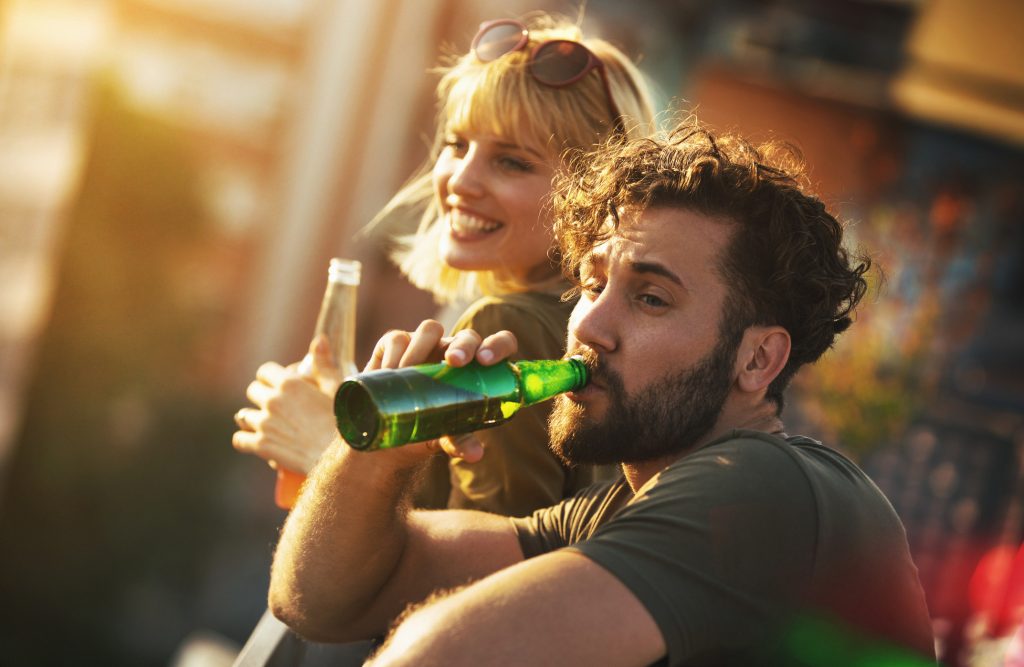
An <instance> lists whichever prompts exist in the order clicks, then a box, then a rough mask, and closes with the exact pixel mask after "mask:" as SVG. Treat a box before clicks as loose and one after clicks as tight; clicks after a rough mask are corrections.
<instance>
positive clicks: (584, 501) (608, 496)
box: [510, 479, 625, 558]
mask: <svg viewBox="0 0 1024 667" xmlns="http://www.w3.org/2000/svg"><path fill="white" fill-rule="evenodd" d="M624 491H625V482H623V481H622V480H621V479H620V480H617V481H613V482H602V483H599V484H594V485H592V486H589V487H587V488H585V489H583V490H581V491H579V492H578V493H576V494H575V495H574V496H572V497H570V498H566V499H565V500H563V501H561V502H560V503H558V504H557V505H553V506H551V507H544V508H541V509H539V510H536V511H534V512H533V513H532V514H530V516H527V517H520V518H512V519H510V521H511V522H512V528H513V529H514V530H515V531H516V536H517V537H518V538H519V546H520V547H521V548H522V550H523V556H524V557H526V558H533V557H534V556H540V555H542V554H546V553H548V552H551V551H555V550H556V549H561V548H562V547H565V546H568V545H571V544H575V543H576V542H579V541H580V540H582V539H584V538H585V537H586V536H587V535H590V534H591V533H592V532H593V530H594V526H595V525H596V524H599V523H600V522H601V520H602V516H604V515H605V514H606V513H608V512H612V511H614V510H613V509H610V508H609V506H610V504H613V503H614V500H615V498H616V497H617V496H619V495H620V494H622V493H623V492H624Z"/></svg>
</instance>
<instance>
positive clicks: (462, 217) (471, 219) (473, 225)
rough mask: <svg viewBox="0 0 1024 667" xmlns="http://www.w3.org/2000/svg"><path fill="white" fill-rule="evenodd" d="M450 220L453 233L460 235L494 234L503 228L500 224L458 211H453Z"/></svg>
mask: <svg viewBox="0 0 1024 667" xmlns="http://www.w3.org/2000/svg"><path fill="white" fill-rule="evenodd" d="M448 219H449V222H450V224H451V227H452V231H454V232H456V233H459V234H471V233H480V232H493V231H494V230H495V229H498V228H499V227H501V223H500V222H495V221H493V220H484V219H483V218H478V217H476V216H475V215H470V214H468V213H463V212H461V211H458V210H453V211H452V212H451V213H450V215H449V218H448Z"/></svg>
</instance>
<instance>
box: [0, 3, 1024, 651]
mask: <svg viewBox="0 0 1024 667" xmlns="http://www.w3.org/2000/svg"><path fill="white" fill-rule="evenodd" d="M579 4H580V3H579V1H578V0H577V1H576V2H557V1H554V0H548V1H545V0H533V1H532V2H525V1H522V0H504V1H501V2H499V1H497V0H376V1H375V2H365V1H363V0H261V1H260V2H246V1H243V0H0V536H2V538H0V539H2V547H0V599H2V600H3V604H2V605H0V664H2V665H64V664H81V663H83V662H84V663H87V664H93V663H95V664H105V665H178V664H183V662H184V660H183V655H184V654H183V653H182V651H181V649H182V647H183V646H185V645H186V644H187V643H189V642H192V643H193V644H194V643H195V642H196V641H197V640H198V641H199V642H200V643H204V642H205V643H204V645H205V646H207V648H208V650H209V651H210V653H209V654H210V655H212V656H215V657H216V656H219V658H220V662H217V660H216V659H214V660H212V661H211V662H209V663H207V664H211V665H213V664H230V662H231V658H232V656H233V654H234V652H237V650H238V648H239V647H240V646H241V645H242V644H243V643H244V642H245V640H246V638H247V636H248V635H249V633H250V632H251V630H252V628H253V626H254V625H255V623H256V621H257V619H258V618H259V617H260V614H261V613H262V612H263V609H264V607H265V602H264V601H265V594H266V586H267V581H268V567H269V564H270V558H271V553H272V549H273V546H274V543H275V540H276V535H277V530H278V528H279V526H280V524H281V522H282V520H283V518H284V513H283V512H282V511H281V510H278V509H277V508H276V507H275V506H274V504H273V502H272V489H273V482H274V478H273V474H272V471H271V470H270V469H269V468H267V467H266V465H265V464H263V463H262V462H260V461H259V460H256V459H255V458H253V457H246V456H241V455H238V454H236V453H235V452H234V451H233V450H232V448H231V444H230V438H231V433H232V432H233V431H234V428H235V427H234V423H233V420H232V415H233V414H234V412H235V411H236V410H237V409H238V408H239V407H241V406H242V405H243V404H245V403H246V400H245V396H244V390H245V386H246V385H247V384H248V382H249V381H250V380H251V378H252V377H253V374H254V372H255V369H256V368H257V366H259V364H260V363H262V362H263V361H266V360H271V359H273V360H277V361H281V362H290V361H295V360H297V359H299V358H300V357H301V356H302V354H303V352H304V350H305V347H306V344H307V342H308V339H309V337H310V333H311V330H312V327H313V324H314V322H315V319H316V311H317V308H318V306H319V303H320V298H321V295H322V293H323V287H324V284H325V279H326V269H327V263H328V260H329V258H331V257H334V256H338V257H352V258H356V259H359V260H361V261H362V262H363V281H362V287H361V288H360V296H359V298H360V304H359V332H358V333H359V339H358V346H357V347H358V358H359V360H360V362H362V361H364V360H365V359H366V357H367V356H368V354H369V350H370V348H371V346H372V344H373V342H374V341H375V340H376V338H377V337H378V336H379V335H380V334H381V333H382V332H383V331H385V330H386V329H388V328H394V327H409V326H412V325H414V324H415V323H417V322H419V320H421V319H422V318H423V317H426V316H429V315H431V314H433V313H434V312H435V310H436V307H435V305H434V304H433V303H432V302H431V300H430V298H429V297H428V296H427V295H426V294H425V293H423V292H420V291H418V290H415V289H414V288H411V287H410V286H408V285H407V284H406V283H405V282H404V280H403V279H402V278H401V277H400V276H399V275H398V273H397V271H396V270H395V269H394V268H393V267H392V266H391V265H390V264H389V263H388V261H387V259H386V255H385V245H384V244H383V243H382V240H381V239H380V238H379V237H373V236H357V235H356V233H357V232H358V230H360V229H361V228H362V227H363V225H365V223H366V222H367V221H368V220H369V219H370V218H371V217H372V216H373V214H374V213H375V212H376V211H377V210H378V209H379V207H381V206H382V205H383V204H384V203H385V202H386V201H387V199H388V197H389V196H390V194H391V193H393V192H394V191H395V190H396V188H397V187H398V186H399V185H400V184H401V183H402V182H403V181H404V180H405V179H406V178H407V177H408V176H409V175H410V174H411V172H412V171H413V170H414V169H415V168H416V167H417V166H419V165H420V164H421V163H422V162H423V161H424V159H425V157H426V151H427V145H428V143H429V139H428V137H429V136H430V133H431V128H432V123H433V114H434V110H433V88H434V85H435V83H436V80H435V78H434V77H433V76H432V75H430V74H429V73H428V69H429V68H430V67H431V66H432V65H433V64H435V63H436V61H437V58H438V56H439V54H440V47H441V45H442V44H450V45H453V46H454V47H455V48H456V49H458V50H460V51H462V50H465V49H466V48H467V47H468V43H469V40H470V38H471V37H472V35H473V34H474V32H475V29H476V27H477V25H478V24H479V23H480V22H481V21H482V20H485V19H490V18H500V17H509V16H517V15H520V14H522V13H524V12H526V11H529V10H533V9H547V10H551V11H557V12H561V13H565V14H568V15H570V16H575V15H577V13H578V9H579ZM1022 27H1024V3H1021V2H1018V1H1016V0H971V1H968V0H930V1H928V0H828V1H819V0H763V1H761V0H756V1H755V0H748V1H744V0H720V1H718V2H704V1H701V0H630V1H628V2H627V1H624V0H623V1H616V0H590V1H589V2H588V3H587V6H586V12H585V18H584V28H585V32H586V33H587V34H590V35H600V36H603V37H605V38H607V39H610V40H611V41H613V42H615V43H616V44H618V45H619V46H620V47H622V48H623V49H624V50H625V51H626V52H627V53H628V54H630V55H632V56H634V57H636V58H638V59H639V62H640V65H641V68H642V69H643V70H644V72H645V73H646V74H647V75H648V76H649V77H650V79H651V80H652V82H653V83H654V84H655V87H656V89H657V90H658V92H659V95H660V98H659V100H658V102H659V105H660V107H661V108H662V109H664V110H679V109H682V110H684V111H691V110H692V111H695V112H696V113H697V114H698V115H699V116H700V117H701V118H702V119H703V120H704V121H705V122H707V123H708V124H710V125H712V126H713V127H715V128H717V129H719V130H738V131H741V132H743V133H745V134H748V135H752V136H754V137H755V138H762V139H767V138H774V139H780V140H786V141H790V142H792V143H793V144H794V145H796V146H797V147H798V148H799V149H801V151H802V152H803V154H804V156H805V157H806V159H807V162H808V164H809V167H810V175H811V179H812V181H813V182H814V183H815V184H816V186H817V187H818V189H819V190H820V192H822V193H823V195H824V198H825V199H826V200H827V201H828V202H829V203H830V205H832V206H833V207H834V208H835V210H837V211H838V212H839V213H840V214H841V215H842V217H845V218H846V219H849V220H850V221H851V222H852V223H853V226H852V237H853V240H854V241H855V242H856V243H858V244H860V245H862V246H864V247H865V248H866V249H868V250H869V251H870V252H872V253H874V255H875V256H876V259H877V260H878V262H879V263H880V264H881V265H882V266H883V267H884V270H885V281H884V282H882V281H880V280H877V281H876V283H877V284H876V285H875V286H876V287H877V288H878V289H877V290H874V291H873V292H872V294H871V297H870V298H869V299H868V302H867V303H866V304H865V307H864V308H863V309H862V314H861V316H860V318H859V321H858V322H857V324H856V325H855V326H854V327H853V328H852V329H851V330H850V332H849V333H848V334H846V336H845V337H844V338H843V340H842V341H841V342H840V344H839V345H838V346H837V347H836V349H835V350H833V351H832V352H831V353H829V355H828V357H827V358H826V359H825V360H823V361H822V362H821V363H820V364H819V365H817V366H816V367H814V368H812V369H808V370H806V371H805V372H804V373H803V374H802V375H801V376H800V377H799V378H798V380H797V382H796V386H794V387H793V388H792V390H791V392H790V397H789V401H790V404H789V407H788V408H787V414H788V422H789V426H790V428H789V429H788V430H789V431H790V432H799V431H803V432H806V433H808V434H810V435H814V436H817V437H820V438H824V439H825V440H826V442H827V443H828V444H830V445H833V446H836V447H838V448H840V449H842V450H844V451H846V452H847V453H849V454H850V455H851V456H852V457H854V458H855V459H856V460H858V461H859V462H860V463H861V465H862V466H863V467H864V468H865V469H866V470H867V471H868V472H869V473H870V474H871V475H872V477H873V478H874V479H875V480H876V482H877V483H878V484H879V486H880V487H881V488H882V489H883V490H884V491H885V492H886V494H887V495H888V496H889V497H890V499H891V500H892V502H893V505H894V506H895V507H896V509H897V510H898V511H899V513H900V514H901V516H902V517H903V519H904V522H905V523H906V526H907V531H908V536H909V539H910V543H911V547H912V549H913V551H914V554H915V557H916V559H917V563H918V565H919V568H920V572H921V578H922V582H923V584H924V586H925V588H926V591H927V595H928V601H929V605H930V609H931V612H932V615H933V617H934V619H935V630H936V635H937V639H938V641H939V645H940V648H941V651H942V660H943V663H944V664H946V665H996V664H1001V663H1000V662H999V655H1000V653H1001V651H1002V650H1003V649H1004V647H1005V643H1006V637H1007V636H1008V635H1009V634H1010V633H1012V632H1013V630H1014V628H1015V627H1017V625H1018V624H1019V623H1020V621H1021V618H1022V610H1024V551H1022V550H1021V549H1020V546H1021V541H1022V530H1024V514H1022V511H1024V449H1022V448H1024V263H1022V252H1024V188H1022V183H1024V40H1021V39H1020V31H1021V28H1022Z"/></svg>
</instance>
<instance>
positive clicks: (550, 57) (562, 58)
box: [530, 40, 591, 86]
mask: <svg viewBox="0 0 1024 667" xmlns="http://www.w3.org/2000/svg"><path fill="white" fill-rule="evenodd" d="M590 58H591V56H590V51H588V50H587V47H585V46H583V45H582V44H580V43H579V42H570V41H567V40H556V41H552V42H547V43H546V44H544V45H542V46H541V47H540V48H539V49H537V51H536V53H534V54H533V60H532V61H531V62H530V73H531V74H533V76H534V77H536V79H537V80H538V81H540V82H541V83H543V84H545V85H548V86H564V85H566V84H569V83H572V82H573V81H575V80H577V79H578V78H580V77H581V76H583V74H584V73H585V72H586V71H587V69H588V68H589V67H590V66H591V59H590Z"/></svg>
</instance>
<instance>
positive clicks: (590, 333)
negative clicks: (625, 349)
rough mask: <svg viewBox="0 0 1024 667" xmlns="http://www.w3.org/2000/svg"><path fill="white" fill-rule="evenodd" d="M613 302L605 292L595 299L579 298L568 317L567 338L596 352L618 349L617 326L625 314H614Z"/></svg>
mask: <svg viewBox="0 0 1024 667" xmlns="http://www.w3.org/2000/svg"><path fill="white" fill-rule="evenodd" d="M615 310H616V308H615V304H614V300H613V299H611V298H610V297H609V295H608V292H607V290H606V291H604V292H601V294H599V295H598V296H597V298H596V299H593V300H591V299H589V298H587V297H586V296H582V297H580V300H579V301H577V302H576V306H575V308H573V311H572V315H571V316H570V317H569V337H570V339H574V340H576V341H577V342H579V343H582V344H583V345H585V346H587V347H590V348H591V349H593V350H595V351H596V352H599V353H601V352H613V351H615V350H616V349H617V348H618V329H617V325H618V323H620V320H621V319H622V318H623V317H628V315H627V314H626V313H616V312H615ZM570 342H571V341H570Z"/></svg>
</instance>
